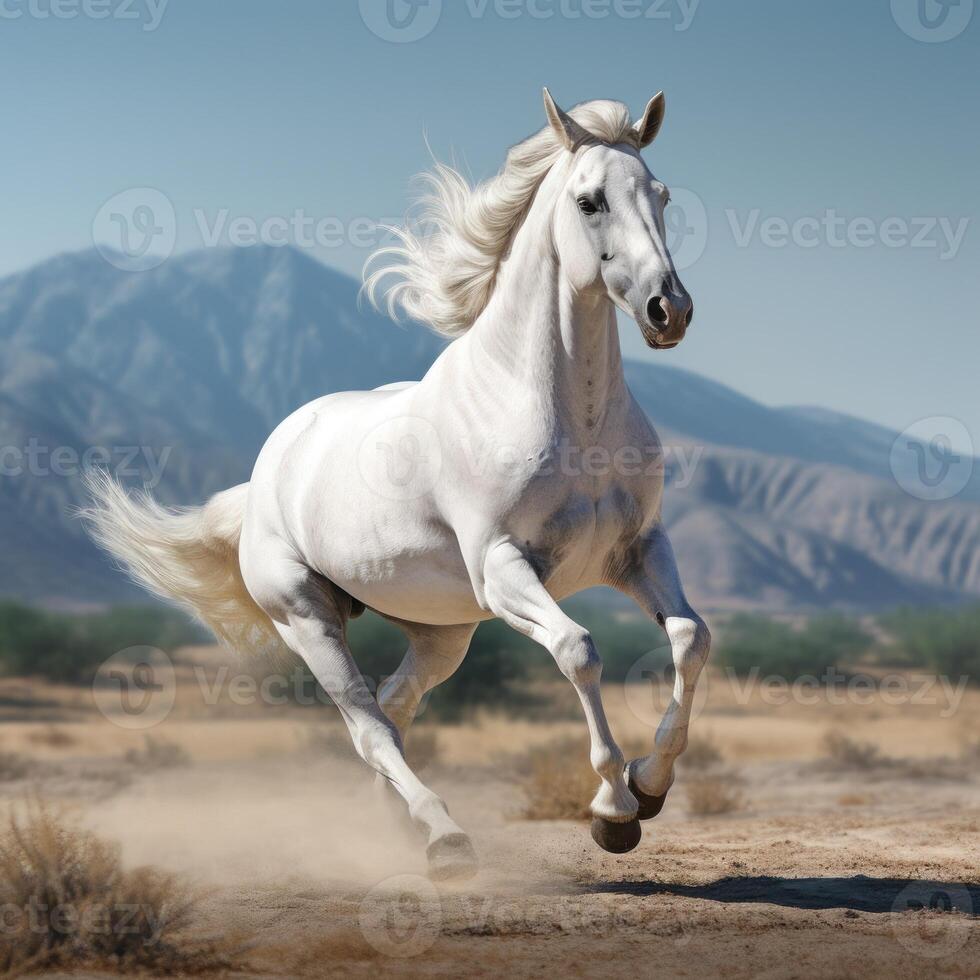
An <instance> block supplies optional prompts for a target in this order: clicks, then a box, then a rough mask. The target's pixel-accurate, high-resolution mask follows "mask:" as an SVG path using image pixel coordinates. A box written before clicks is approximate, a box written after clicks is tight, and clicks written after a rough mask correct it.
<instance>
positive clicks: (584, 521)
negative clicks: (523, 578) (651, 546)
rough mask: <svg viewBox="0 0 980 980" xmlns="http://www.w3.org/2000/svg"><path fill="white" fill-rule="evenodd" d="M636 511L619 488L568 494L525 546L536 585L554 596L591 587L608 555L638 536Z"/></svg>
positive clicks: (632, 501) (639, 521) (633, 502)
mask: <svg viewBox="0 0 980 980" xmlns="http://www.w3.org/2000/svg"><path fill="white" fill-rule="evenodd" d="M641 511H642V509H641V507H640V506H639V504H638V502H637V501H636V500H635V499H634V498H633V496H632V495H631V494H629V493H628V492H626V491H625V490H623V489H622V488H620V487H616V486H614V487H611V488H609V489H608V490H607V491H605V492H603V493H600V494H591V493H588V492H584V491H579V492H574V491H573V492H571V493H569V494H568V495H567V496H566V497H564V498H563V499H562V500H561V501H560V503H558V505H557V506H555V507H554V508H553V509H552V510H550V512H549V513H548V514H547V515H546V516H545V519H544V520H543V522H542V524H541V527H540V530H539V531H538V532H537V533H536V534H533V535H532V536H531V537H530V538H529V539H528V540H527V541H525V547H526V548H527V550H528V552H529V557H530V559H531V561H532V563H533V564H534V565H535V567H536V570H537V572H538V574H539V575H540V576H541V578H542V580H544V581H546V582H548V583H549V584H555V585H557V586H558V591H564V588H566V587H567V588H569V589H574V588H576V587H581V586H582V585H583V584H594V583H595V582H597V581H599V579H600V578H601V570H602V569H603V568H604V567H605V566H606V564H607V562H608V559H609V556H610V555H611V554H612V553H613V552H615V551H616V549H617V548H622V547H623V546H624V542H625V541H626V540H628V539H631V538H632V537H634V536H635V534H636V533H638V531H639V528H640V526H641V524H642V512H641ZM583 579H588V580H589V581H588V582H585V583H583V581H582V580H583Z"/></svg>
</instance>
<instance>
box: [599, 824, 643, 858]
mask: <svg viewBox="0 0 980 980" xmlns="http://www.w3.org/2000/svg"><path fill="white" fill-rule="evenodd" d="M642 836H643V831H642V830H641V829H640V821H639V820H636V819H634V820H627V821H626V822H625V823H613V821H612V820H605V819H603V818H602V817H593V818H592V839H593V840H594V841H595V842H596V843H597V844H598V845H599V846H600V847H601V848H602V849H603V850H604V851H609V852H610V853H611V854H625V853H626V852H627V851H632V850H633V848H634V847H636V845H637V844H639V843H640V838H641V837H642Z"/></svg>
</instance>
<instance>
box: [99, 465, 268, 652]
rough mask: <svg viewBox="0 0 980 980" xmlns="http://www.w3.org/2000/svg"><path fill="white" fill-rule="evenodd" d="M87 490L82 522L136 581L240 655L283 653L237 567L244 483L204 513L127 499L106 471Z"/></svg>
mask: <svg viewBox="0 0 980 980" xmlns="http://www.w3.org/2000/svg"><path fill="white" fill-rule="evenodd" d="M85 485H86V487H87V489H88V490H89V492H90V493H91V494H92V497H93V499H94V506H92V507H91V508H89V509H87V510H83V511H82V514H81V516H82V517H83V518H84V519H85V521H86V522H87V524H88V526H89V529H90V533H91V534H92V537H93V538H94V539H95V541H96V542H97V543H98V544H99V545H100V546H101V547H102V548H104V549H105V550H106V551H108V552H109V554H111V555H112V556H113V557H114V558H115V559H116V560H117V561H118V562H119V563H120V564H121V565H122V566H123V568H124V569H125V570H126V571H127V572H128V573H129V575H130V576H131V577H132V578H133V579H134V580H135V581H136V582H138V583H139V584H140V585H142V586H143V587H144V588H146V589H148V590H149V591H150V592H153V593H154V594H155V595H158V596H160V597H161V598H164V599H169V600H171V601H173V602H176V603H177V604H178V605H180V606H182V607H183V608H184V609H186V610H188V611H189V612H190V613H192V614H193V615H194V616H195V617H196V618H197V619H199V620H200V621H201V622H202V623H204V625H205V626H207V627H208V628H209V629H210V630H211V631H212V632H213V633H214V634H215V635H216V636H217V637H218V639H219V640H222V641H223V642H225V643H226V644H228V646H230V647H233V648H234V649H236V650H241V651H243V652H246V651H247V652H262V653H266V652H272V651H277V650H280V649H281V646H282V644H281V641H280V639H279V636H278V635H277V634H276V632H275V629H274V627H273V625H272V621H271V620H270V619H269V617H268V616H267V615H266V614H265V613H264V612H263V611H262V610H261V609H260V608H259V606H258V605H256V603H255V600H254V599H252V597H251V596H250V595H249V593H248V590H247V589H246V588H245V583H244V581H243V580H242V573H241V568H240V566H239V564H238V542H239V539H240V537H241V533H242V520H243V518H244V515H245V501H246V499H247V497H248V484H247V483H242V484H240V485H239V486H237V487H232V488H231V489H230V490H224V491H222V492H221V493H218V494H215V495H214V496H213V497H212V498H211V499H210V500H209V501H208V502H207V503H206V504H205V505H204V506H203V507H181V508H173V509H168V508H166V507H161V506H160V504H158V503H157V502H156V501H155V500H153V499H152V498H151V497H150V496H149V494H146V493H137V494H133V495H130V494H129V493H127V492H126V490H124V489H123V488H122V487H121V486H120V485H119V484H118V483H117V482H116V481H115V480H114V479H113V478H112V477H111V476H110V475H109V474H108V473H106V472H104V471H102V470H92V471H90V472H89V473H88V474H87V475H86V477H85Z"/></svg>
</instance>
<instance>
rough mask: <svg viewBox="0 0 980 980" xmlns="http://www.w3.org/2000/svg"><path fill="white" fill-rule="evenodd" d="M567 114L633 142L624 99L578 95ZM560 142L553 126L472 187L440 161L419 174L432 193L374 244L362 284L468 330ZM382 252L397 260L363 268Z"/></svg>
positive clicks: (420, 314) (423, 315)
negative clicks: (391, 239)
mask: <svg viewBox="0 0 980 980" xmlns="http://www.w3.org/2000/svg"><path fill="white" fill-rule="evenodd" d="M569 115H570V116H571V117H572V118H573V119H574V120H575V121H576V122H577V123H579V124H580V125H581V126H583V127H584V128H585V129H586V130H588V132H589V133H591V134H592V135H593V136H594V137H595V138H596V140H597V141H599V142H602V143H609V144H615V143H630V144H632V145H634V146H638V145H639V142H638V136H637V133H636V131H635V130H633V129H632V127H631V123H630V114H629V110H628V109H627V108H626V106H625V105H623V104H622V103H621V102H610V101H607V100H605V99H597V100H596V101H593V102H583V103H582V104H581V105H578V106H576V107H575V108H574V109H572V110H571V111H570V112H569ZM562 152H564V147H563V146H562V144H561V143H560V142H559V140H558V138H557V136H556V135H555V133H554V131H553V130H552V128H551V127H550V126H545V127H544V128H543V129H542V130H540V131H539V132H537V133H535V134H534V135H533V136H530V137H528V138H527V139H526V140H524V141H523V142H522V143H518V144H517V145H516V146H514V147H512V148H511V149H510V151H509V152H508V154H507V159H506V161H505V162H504V166H503V167H502V169H501V170H500V172H499V173H498V174H497V175H496V176H495V177H492V178H490V179H489V180H486V181H484V182H483V183H481V184H478V185H477V186H476V187H471V186H470V185H469V183H468V182H467V180H466V178H465V177H463V176H462V175H461V174H460V173H459V172H458V171H456V170H454V169H453V168H452V167H449V166H446V165H445V164H442V163H439V162H438V161H437V162H436V164H435V168H434V170H433V171H432V172H431V173H427V174H423V175H421V177H422V180H423V181H424V182H425V183H426V184H427V185H428V189H429V193H427V194H425V195H424V196H423V197H422V198H421V199H420V201H419V202H418V203H419V206H420V213H419V215H418V218H417V219H416V220H415V221H414V222H412V225H413V227H409V226H408V222H406V226H405V227H403V228H389V229H387V230H388V231H390V232H392V233H393V234H394V235H395V236H396V237H397V239H398V244H397V245H391V246H388V247H386V248H381V249H378V250H377V251H376V252H374V253H373V254H372V255H371V257H370V258H369V259H368V261H367V263H366V264H365V279H364V290H365V292H366V294H367V296H368V297H369V299H370V300H371V302H372V303H374V304H375V306H379V305H380V303H379V300H378V292H379V286H380V283H381V280H382V279H384V278H386V277H388V276H395V277H397V278H396V281H395V282H394V283H393V284H392V285H391V286H389V287H388V288H387V289H386V290H383V295H384V297H385V300H386V303H385V305H386V306H387V309H388V312H389V314H391V315H392V316H393V317H397V314H398V312H399V311H402V312H404V313H406V314H407V315H408V316H409V317H411V318H412V319H414V320H419V321H421V322H422V323H425V324H427V325H428V326H430V327H431V328H432V329H433V330H435V331H436V332H437V333H440V334H442V335H443V336H446V337H458V336H459V335H460V334H462V333H465V332H466V331H467V330H468V329H469V328H470V327H471V326H472V325H473V323H474V322H475V321H476V318H477V317H478V316H479V315H480V314H481V313H482V312H483V310H484V309H485V308H486V305H487V303H488V302H489V301H490V296H491V295H492V293H493V288H494V283H495V282H496V277H497V271H498V269H499V268H500V263H501V262H502V261H503V259H504V257H505V256H506V254H507V251H508V249H509V247H510V244H511V242H512V240H513V238H514V235H515V233H516V232H517V229H518V228H519V227H520V225H521V222H522V221H523V220H524V217H525V216H526V215H527V212H528V210H529V209H530V207H531V202H532V201H533V200H534V195H535V193H536V192H537V189H538V187H539V186H540V185H541V182H542V181H543V180H544V178H545V176H546V174H547V173H548V171H549V170H550V169H551V167H552V166H553V165H554V163H555V161H556V160H557V159H558V158H559V157H560V155H561V154H562ZM384 256H388V257H392V258H394V262H392V263H390V264H384V265H383V266H381V267H380V268H378V269H376V270H375V271H373V272H370V273H368V271H367V270H368V267H369V266H371V265H372V264H373V263H374V262H375V260H377V259H379V258H382V257H384Z"/></svg>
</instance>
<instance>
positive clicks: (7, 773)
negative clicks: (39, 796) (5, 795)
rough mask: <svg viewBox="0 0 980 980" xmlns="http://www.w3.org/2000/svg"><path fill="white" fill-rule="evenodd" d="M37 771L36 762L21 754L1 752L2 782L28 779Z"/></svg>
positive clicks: (0, 780) (0, 770)
mask: <svg viewBox="0 0 980 980" xmlns="http://www.w3.org/2000/svg"><path fill="white" fill-rule="evenodd" d="M35 771H36V765H35V760H34V759H31V758H30V757H28V756H26V755H21V754H20V753H19V752H0V782H3V783H8V782H13V781H15V780H17V779H27V777H28V776H30V775H32V773H34V772H35Z"/></svg>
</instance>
